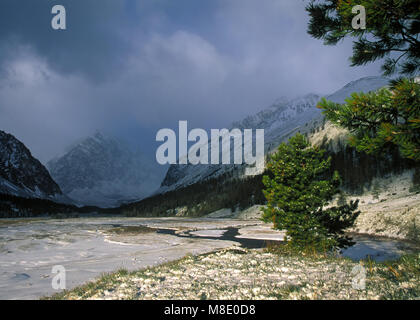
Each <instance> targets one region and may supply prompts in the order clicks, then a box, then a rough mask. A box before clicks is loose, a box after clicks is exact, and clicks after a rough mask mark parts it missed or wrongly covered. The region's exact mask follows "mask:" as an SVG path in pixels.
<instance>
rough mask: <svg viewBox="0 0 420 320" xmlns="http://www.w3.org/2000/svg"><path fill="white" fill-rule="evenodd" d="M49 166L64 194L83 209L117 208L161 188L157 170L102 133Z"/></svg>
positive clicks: (138, 154)
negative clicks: (87, 206)
mask: <svg viewBox="0 0 420 320" xmlns="http://www.w3.org/2000/svg"><path fill="white" fill-rule="evenodd" d="M47 166H48V169H49V170H50V172H51V175H52V176H53V177H54V179H55V180H56V181H57V183H58V184H59V185H60V187H61V188H62V190H63V192H64V193H65V194H66V195H68V196H69V197H70V198H72V199H74V200H76V201H77V202H78V203H79V204H84V205H98V206H104V207H110V206H117V205H119V204H120V203H122V202H125V201H128V200H133V199H140V198H143V197H145V196H147V195H148V194H150V193H151V192H152V191H154V190H155V189H156V188H157V187H158V186H159V179H160V176H159V174H158V170H157V169H156V168H154V167H153V165H152V164H151V163H147V162H146V161H145V159H144V157H142V156H141V153H140V152H136V151H133V150H131V149H130V148H129V147H128V146H127V145H126V144H125V143H124V142H122V141H120V140H118V139H116V138H113V137H110V136H107V135H105V134H103V133H101V132H96V133H95V134H94V135H92V136H89V137H86V138H85V139H83V140H79V141H78V142H77V143H76V144H73V145H72V147H71V148H69V149H68V151H67V152H66V153H65V154H64V155H63V156H61V157H59V158H55V159H53V160H51V161H49V162H48V164H47Z"/></svg>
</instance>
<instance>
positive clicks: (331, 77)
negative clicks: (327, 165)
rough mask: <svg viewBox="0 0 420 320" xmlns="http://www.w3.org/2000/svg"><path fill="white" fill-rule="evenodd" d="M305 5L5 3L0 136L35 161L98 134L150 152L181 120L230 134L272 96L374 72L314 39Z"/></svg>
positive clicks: (182, 0) (0, 15) (235, 0)
mask: <svg viewBox="0 0 420 320" xmlns="http://www.w3.org/2000/svg"><path fill="white" fill-rule="evenodd" d="M54 4H62V5H64V6H65V7H66V10H67V27H68V29H67V30H66V31H54V30H52V28H51V26H50V22H51V17H52V15H51V13H50V12H51V7H52V5H54ZM304 6H305V2H303V1H296V0H288V1H285V0H264V1H259V0H225V1H220V0H200V1H197V0H177V1H172V0H147V1H146V0H127V1H117V0H101V1H99V0H84V1H81V0H80V1H79V0H60V1H57V2H56V1H54V2H52V1H48V0H28V1H23V0H2V1H1V3H0V66H1V68H2V73H1V78H0V129H3V130H7V131H9V132H11V133H13V134H15V135H16V136H17V137H18V138H20V139H22V140H23V141H24V142H25V143H26V144H27V145H28V146H29V147H30V148H31V150H33V151H34V153H35V155H36V156H38V157H39V158H40V159H41V160H43V161H46V160H48V159H49V158H51V157H52V156H53V155H54V154H56V153H58V152H60V151H61V150H63V149H64V147H65V146H66V145H67V144H69V143H71V142H72V141H73V140H75V139H77V138H79V137H81V136H84V135H87V134H90V133H92V132H93V131H94V130H96V129H100V130H103V129H105V130H108V131H111V133H112V132H116V133H119V134H122V135H125V136H129V137H130V140H132V141H134V142H135V143H136V144H137V145H140V146H142V147H143V148H146V149H147V148H149V150H153V147H154V146H155V142H154V134H155V132H156V131H157V130H158V129H160V128H162V127H175V126H177V123H178V120H185V119H186V120H189V121H190V124H191V126H199V127H204V128H210V127H213V128H217V127H221V126H226V125H228V124H229V123H230V122H231V121H235V120H240V119H241V118H243V117H244V116H246V115H248V114H252V113H254V112H256V111H259V110H261V109H262V108H263V107H267V106H268V105H269V104H270V103H272V102H273V101H274V100H275V99H276V98H278V97H280V96H289V97H292V96H296V95H299V94H306V93H308V92H316V93H330V92H332V91H334V90H336V89H339V88H340V87H341V86H343V85H345V84H346V83H347V82H349V81H351V80H355V79H357V78H360V77H362V76H366V75H375V74H378V70H379V68H378V66H377V65H371V66H368V67H366V68H350V67H349V66H348V65H349V62H348V60H347V59H348V56H349V55H350V53H351V42H349V41H347V42H345V43H343V44H340V45H339V46H336V47H325V46H323V45H322V42H320V41H318V40H314V39H311V38H310V37H309V36H308V35H307V33H306V24H307V14H306V12H305V10H304ZM127 128H130V130H128V129H127ZM133 137H134V138H133ZM46 141H48V143H46ZM152 156H153V155H152Z"/></svg>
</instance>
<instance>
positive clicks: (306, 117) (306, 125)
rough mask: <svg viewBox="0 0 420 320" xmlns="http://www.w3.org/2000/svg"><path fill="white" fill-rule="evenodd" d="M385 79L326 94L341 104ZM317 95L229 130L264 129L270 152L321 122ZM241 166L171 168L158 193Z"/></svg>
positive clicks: (281, 103) (279, 104) (282, 104)
mask: <svg viewBox="0 0 420 320" xmlns="http://www.w3.org/2000/svg"><path fill="white" fill-rule="evenodd" d="M388 82H389V79H387V78H383V77H364V78H361V79H358V80H356V81H352V82H350V83H348V84H347V85H345V86H344V87H343V88H341V89H339V90H337V91H335V92H334V93H332V94H330V95H327V96H326V98H327V99H328V100H331V101H334V102H337V103H343V102H344V100H345V99H346V98H347V97H349V96H350V94H351V93H353V92H368V91H373V90H377V89H379V88H381V87H384V86H386V85H387V84H388ZM320 99H321V96H319V95H317V94H313V93H309V94H306V95H303V96H301V97H298V98H295V99H291V100H287V99H280V100H277V101H276V102H275V103H274V104H273V105H271V106H270V107H268V108H267V109H265V110H262V111H260V112H259V113H257V114H255V115H252V116H248V117H246V118H245V119H243V120H242V121H239V122H234V123H233V124H232V125H231V128H239V129H264V130H265V152H266V153H267V152H271V151H273V150H274V149H276V148H277V146H278V145H279V144H280V143H281V142H283V141H285V140H287V139H288V138H289V137H290V136H292V135H293V134H295V133H297V132H298V131H299V132H301V133H305V132H308V131H309V130H310V129H311V127H312V126H313V124H314V122H316V121H322V119H323V116H322V113H321V110H320V109H318V108H317V107H316V104H317V102H318V101H319V100H320ZM230 147H231V150H230V152H231V155H232V154H233V153H234V151H235V149H234V148H236V149H242V145H239V146H234V145H233V143H231V145H230ZM243 169H244V165H233V164H232V165H191V164H187V165H179V164H174V165H171V166H170V167H169V169H168V172H167V174H166V176H165V179H164V180H163V182H162V184H161V188H160V189H159V191H158V193H164V192H167V191H171V190H174V189H178V188H181V187H185V186H188V185H191V184H194V183H197V182H199V181H203V180H205V179H210V178H215V177H218V176H220V175H222V174H225V173H226V172H231V173H232V175H234V176H241V175H242V174H243V173H242V172H243Z"/></svg>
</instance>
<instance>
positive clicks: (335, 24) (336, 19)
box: [306, 0, 420, 75]
mask: <svg viewBox="0 0 420 320" xmlns="http://www.w3.org/2000/svg"><path fill="white" fill-rule="evenodd" d="M355 5H362V6H363V7H364V8H365V13H366V28H365V29H362V28H359V29H354V28H353V26H352V20H353V18H354V17H355V13H353V12H352V9H353V7H354V6H355ZM306 10H307V12H308V13H309V16H310V22H309V26H308V33H309V34H310V35H311V36H313V37H314V38H316V39H322V40H324V43H325V44H327V45H335V44H337V43H338V42H339V41H341V40H343V39H344V38H346V37H353V38H356V39H357V40H356V41H354V42H353V55H352V56H351V58H350V60H351V65H352V66H360V65H365V64H367V63H369V62H373V61H375V60H378V59H382V58H385V62H384V64H383V66H382V69H383V71H384V74H385V75H389V74H392V73H394V72H399V73H401V74H405V75H415V74H417V73H418V72H419V71H420V41H419V38H418V35H419V33H420V4H419V0H359V1H343V0H324V1H318V0H317V1H315V0H311V2H310V4H309V5H308V6H307V7H306Z"/></svg>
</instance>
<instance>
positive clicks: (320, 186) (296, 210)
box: [263, 134, 359, 251]
mask: <svg viewBox="0 0 420 320" xmlns="http://www.w3.org/2000/svg"><path fill="white" fill-rule="evenodd" d="M330 162H331V159H330V158H329V157H328V158H327V157H326V156H325V151H324V150H322V149H320V148H316V147H311V146H310V145H309V142H308V140H307V139H306V138H305V137H304V136H303V135H301V134H297V135H296V136H294V137H292V138H290V139H289V143H288V144H286V143H282V144H281V145H280V146H279V148H278V151H277V152H276V153H275V154H274V155H272V157H271V159H270V160H269V162H268V164H267V170H268V172H269V175H265V176H264V177H263V183H264V185H265V190H264V195H265V197H266V199H267V207H266V208H265V209H264V213H263V220H264V221H266V222H271V221H272V222H273V223H274V228H276V229H279V230H286V236H287V239H286V240H287V241H288V243H289V244H290V245H292V246H293V247H296V248H302V249H303V248H313V249H316V250H318V251H327V250H329V249H331V248H333V247H338V246H341V247H344V246H346V245H348V244H350V239H349V238H348V237H346V236H345V235H344V232H343V230H344V229H345V228H347V227H350V226H351V225H353V223H354V221H355V219H356V218H357V216H358V214H359V212H356V209H357V205H358V201H356V202H350V204H344V205H342V206H339V207H330V208H325V206H327V205H328V203H329V202H330V201H331V200H332V198H333V196H334V195H335V194H337V193H338V192H339V189H338V187H339V184H340V178H339V175H338V173H337V172H334V174H333V175H332V176H331V174H329V169H330Z"/></svg>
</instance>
